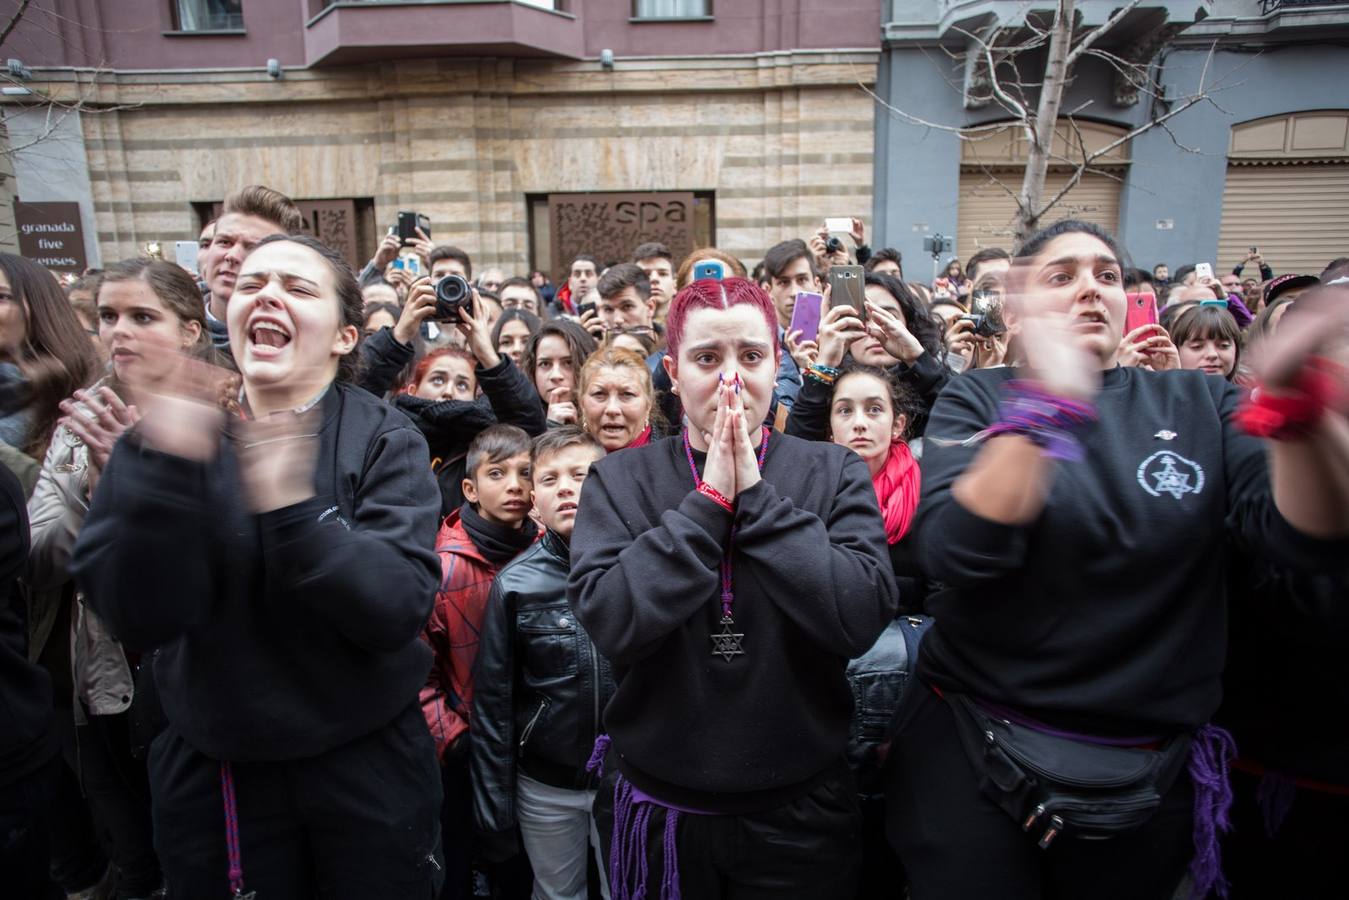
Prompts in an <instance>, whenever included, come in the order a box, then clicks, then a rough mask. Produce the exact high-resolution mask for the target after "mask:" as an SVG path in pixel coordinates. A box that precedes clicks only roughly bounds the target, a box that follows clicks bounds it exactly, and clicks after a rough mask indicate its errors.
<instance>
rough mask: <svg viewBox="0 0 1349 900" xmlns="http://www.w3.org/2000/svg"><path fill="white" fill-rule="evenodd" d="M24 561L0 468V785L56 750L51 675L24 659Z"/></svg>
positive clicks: (18, 510) (24, 527)
mask: <svg viewBox="0 0 1349 900" xmlns="http://www.w3.org/2000/svg"><path fill="white" fill-rule="evenodd" d="M27 564H28V508H27V506H25V504H24V499H23V488H22V487H21V486H20V484H19V479H18V478H17V477H16V476H15V475H14V473H13V472H11V471H10V470H9V469H7V468H5V467H4V466H0V787H7V786H8V785H11V784H13V783H15V782H16V781H18V780H19V779H21V778H23V777H24V776H25V775H28V774H30V773H32V772H34V771H36V770H37V769H38V768H39V767H40V766H41V765H42V764H43V763H45V762H47V760H49V759H51V758H52V757H53V756H55V755H56V753H57V751H58V750H59V749H60V744H59V743H58V742H57V735H56V730H55V729H53V728H52V683H51V679H50V678H49V677H47V673H46V671H44V670H43V669H42V668H40V667H38V666H36V665H34V664H33V663H30V662H29V661H28V612H27V607H26V604H25V603H24V598H23V594H22V593H21V592H20V591H19V576H20V575H22V574H23V570H24V566H26V565H27Z"/></svg>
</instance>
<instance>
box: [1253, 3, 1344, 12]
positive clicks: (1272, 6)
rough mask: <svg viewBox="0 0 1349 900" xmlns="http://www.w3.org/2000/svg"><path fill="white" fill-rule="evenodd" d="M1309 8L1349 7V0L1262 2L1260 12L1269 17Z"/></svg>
mask: <svg viewBox="0 0 1349 900" xmlns="http://www.w3.org/2000/svg"><path fill="white" fill-rule="evenodd" d="M1307 6H1349V0H1260V12H1261V13H1263V14H1264V15H1269V14H1270V13H1272V12H1275V11H1277V10H1280V9H1297V8H1299V7H1307Z"/></svg>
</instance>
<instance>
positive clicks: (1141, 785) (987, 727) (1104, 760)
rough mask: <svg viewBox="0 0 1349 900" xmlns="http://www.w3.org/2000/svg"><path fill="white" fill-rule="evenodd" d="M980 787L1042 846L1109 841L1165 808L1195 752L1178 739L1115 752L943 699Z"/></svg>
mask: <svg viewBox="0 0 1349 900" xmlns="http://www.w3.org/2000/svg"><path fill="white" fill-rule="evenodd" d="M943 696H944V697H945V699H946V701H947V703H948V705H949V706H950V707H951V712H952V713H953V714H954V715H955V721H956V730H957V732H959V734H960V742H961V744H963V745H964V747H965V753H966V755H968V756H969V759H970V765H971V766H973V767H974V771H975V774H976V775H977V776H978V778H979V788H980V790H982V791H983V792H984V795H985V796H987V797H988V798H989V799H990V800H992V801H993V802H994V803H996V804H998V806H1000V807H1002V808H1003V810H1005V811H1006V813H1007V814H1008V815H1009V816H1011V817H1012V819H1013V820H1015V821H1016V822H1017V824H1019V825H1020V826H1021V830H1022V831H1026V832H1029V833H1031V834H1038V835H1039V843H1040V848H1041V849H1048V848H1049V845H1050V844H1051V843H1053V841H1054V839H1055V838H1057V837H1059V836H1060V835H1063V834H1067V835H1069V836H1072V837H1079V838H1098V839H1099V838H1109V837H1113V836H1114V835H1116V834H1119V833H1121V832H1124V831H1129V830H1131V829H1134V828H1137V827H1138V826H1140V825H1142V824H1143V823H1145V822H1146V821H1147V820H1148V819H1150V818H1151V817H1152V815H1153V813H1155V812H1156V811H1157V807H1158V806H1160V805H1161V802H1162V797H1164V796H1165V795H1166V793H1167V791H1169V790H1170V789H1171V786H1172V785H1173V784H1174V783H1175V780H1176V776H1177V775H1179V774H1180V771H1181V769H1182V768H1183V767H1184V766H1185V764H1186V761H1187V760H1188V758H1189V754H1190V743H1191V737H1190V735H1189V734H1178V735H1176V736H1175V737H1172V738H1170V739H1169V740H1167V741H1165V742H1164V743H1163V744H1162V745H1161V746H1160V747H1159V748H1158V749H1155V750H1153V749H1148V748H1142V747H1110V746H1103V745H1100V744H1091V743H1087V742H1085V741H1077V740H1073V739H1071V738H1066V737H1060V736H1057V735H1053V734H1046V733H1045V732H1043V731H1037V730H1036V729H1034V728H1030V727H1028V726H1026V725H1022V724H1018V723H1016V722H1012V721H1009V720H1008V719H1006V718H1003V717H1000V716H998V715H997V714H996V713H993V712H990V711H989V710H987V709H984V708H983V707H982V706H980V705H979V704H978V703H976V702H974V701H973V700H971V699H970V698H969V697H967V696H965V695H963V694H949V693H947V694H944V695H943Z"/></svg>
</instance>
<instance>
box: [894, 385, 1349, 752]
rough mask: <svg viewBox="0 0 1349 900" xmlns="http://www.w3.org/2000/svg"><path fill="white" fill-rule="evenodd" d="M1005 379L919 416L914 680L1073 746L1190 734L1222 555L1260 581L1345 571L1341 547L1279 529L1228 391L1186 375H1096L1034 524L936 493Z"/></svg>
mask: <svg viewBox="0 0 1349 900" xmlns="http://www.w3.org/2000/svg"><path fill="white" fill-rule="evenodd" d="M1017 374H1018V373H1017V372H1016V370H1015V369H1007V368H999V369H981V370H976V371H973V372H967V373H966V374H964V375H962V376H960V377H959V378H956V379H953V380H952V381H951V383H950V384H949V385H948V386H947V388H946V390H945V392H943V394H942V396H941V399H940V400H938V402H937V405H936V406H935V407H934V408H933V410H932V420H931V422H930V423H929V425H928V430H927V439H926V442H925V443H926V449H925V453H924V457H923V499H922V502H921V504H920V506H919V510H918V518H917V521H916V522H915V536H916V538H917V539H918V541H919V544H920V552H921V555H922V558H923V562H924V567H925V569H926V571H927V573H928V575H929V576H930V577H932V578H934V579H935V580H937V581H940V582H942V583H944V584H945V585H946V588H945V589H944V590H940V591H937V592H935V593H934V594H933V595H932V597H930V598H929V600H928V608H929V609H930V610H931V611H932V613H933V615H934V616H935V617H936V624H935V625H934V627H933V628H932V630H931V631H930V632H928V635H927V637H926V639H925V640H924V642H923V653H922V656H921V657H920V659H919V664H918V674H919V675H920V676H921V677H923V678H924V679H926V680H927V681H929V682H931V683H933V684H936V685H938V686H940V687H943V688H949V689H953V690H961V691H967V692H969V693H971V694H973V695H975V696H978V697H981V698H983V699H985V700H988V701H992V702H994V703H998V704H1002V705H1005V706H1009V707H1012V708H1015V709H1018V710H1021V711H1023V712H1025V713H1026V714H1028V715H1031V716H1033V717H1035V718H1038V719H1040V720H1041V721H1045V722H1048V723H1050V724H1053V725H1058V726H1060V727H1063V728H1069V729H1072V730H1076V731H1079V732H1083V733H1089V734H1102V735H1131V736H1132V735H1139V736H1143V735H1157V734H1164V733H1170V732H1174V731H1177V730H1188V729H1193V728H1196V727H1198V726H1200V725H1202V724H1204V723H1205V722H1207V721H1208V720H1209V718H1210V717H1211V716H1212V715H1213V712H1214V710H1215V709H1216V708H1217V706H1218V701H1219V697H1220V694H1221V688H1220V676H1221V674H1222V669H1223V661H1224V650H1225V641H1226V629H1227V625H1226V621H1227V610H1226V591H1225V575H1226V572H1227V568H1228V565H1227V564H1228V554H1229V552H1232V549H1231V548H1233V547H1235V548H1236V551H1237V552H1241V553H1246V554H1250V555H1251V556H1252V558H1254V559H1258V560H1259V563H1260V565H1261V566H1263V567H1267V568H1269V569H1270V570H1272V571H1276V570H1279V569H1284V570H1301V571H1317V570H1320V569H1325V570H1338V571H1343V569H1344V567H1345V565H1346V560H1349V541H1320V540H1316V539H1313V538H1310V537H1307V536H1305V535H1302V534H1300V533H1299V532H1297V531H1294V530H1293V528H1292V527H1291V526H1290V525H1289V524H1288V523H1287V522H1286V521H1285V520H1284V518H1283V516H1281V515H1280V514H1279V512H1278V510H1277V509H1276V508H1275V506H1274V502H1273V498H1272V495H1271V493H1270V487H1269V481H1268V477H1267V474H1266V462H1265V449H1264V446H1263V443H1262V442H1261V441H1259V440H1257V439H1255V438H1252V437H1249V436H1247V435H1245V434H1243V433H1242V432H1241V431H1240V430H1239V429H1238V428H1237V427H1236V426H1235V425H1234V424H1233V423H1232V416H1233V413H1234V412H1235V410H1236V407H1237V402H1238V398H1239V395H1238V392H1237V389H1236V388H1235V387H1233V386H1232V385H1231V384H1229V383H1228V382H1226V381H1224V380H1222V379H1220V378H1213V377H1209V376H1206V375H1204V374H1203V373H1201V372H1198V371H1175V372H1162V373H1153V372H1147V371H1144V370H1142V369H1135V368H1115V369H1111V370H1109V371H1107V372H1105V373H1104V385H1103V388H1102V390H1101V392H1100V394H1099V396H1098V397H1097V399H1096V403H1097V407H1098V410H1099V421H1098V422H1096V423H1095V424H1094V425H1092V426H1090V427H1088V428H1087V429H1085V431H1084V432H1083V435H1082V441H1083V444H1084V445H1085V447H1086V451H1087V458H1086V459H1085V460H1084V461H1082V462H1077V463H1072V462H1060V463H1056V464H1055V470H1054V472H1053V484H1052V488H1051V490H1050V494H1049V498H1048V502H1047V503H1046V505H1045V508H1044V510H1043V511H1042V512H1041V514H1040V516H1039V518H1038V519H1037V520H1036V521H1035V522H1033V523H1031V524H1029V525H1025V526H1015V525H1002V524H997V523H994V522H990V521H988V520H986V519H982V518H980V517H978V516H976V515H974V514H973V513H971V512H969V511H968V510H966V509H965V508H964V507H963V506H961V505H960V504H959V503H957V502H956V501H955V499H954V498H953V497H952V495H951V485H952V483H953V482H954V481H955V480H956V478H957V477H958V476H959V475H960V474H961V473H962V472H963V471H964V470H965V469H966V468H967V467H968V466H969V464H970V462H971V460H972V459H973V458H974V456H975V455H976V454H977V453H978V452H979V449H980V448H979V447H978V446H971V447H960V446H951V445H943V443H942V441H943V440H948V441H949V440H963V439H965V438H968V437H970V436H971V435H973V434H975V433H976V432H978V431H980V430H981V429H983V428H984V427H986V426H988V425H990V424H992V423H993V422H996V421H997V420H998V407H999V398H1000V394H999V386H1000V385H1001V384H1002V383H1003V382H1004V381H1006V380H1008V379H1010V378H1014V377H1016V375H1017ZM1006 477H1008V478H1019V477H1021V473H1018V472H1010V471H1009V472H1007V473H1006ZM1229 537H1230V539H1231V540H1230V542H1229Z"/></svg>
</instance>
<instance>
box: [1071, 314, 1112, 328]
mask: <svg viewBox="0 0 1349 900" xmlns="http://www.w3.org/2000/svg"><path fill="white" fill-rule="evenodd" d="M1073 328H1074V329H1075V330H1077V331H1101V330H1103V329H1104V328H1105V318H1104V317H1102V316H1100V315H1097V314H1096V313H1084V314H1082V315H1080V316H1078V317H1077V318H1076V319H1074V320H1073Z"/></svg>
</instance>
